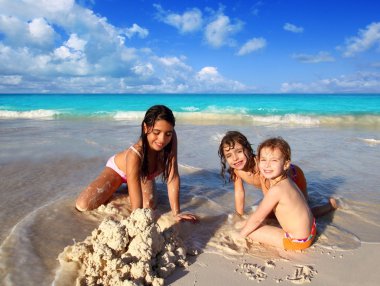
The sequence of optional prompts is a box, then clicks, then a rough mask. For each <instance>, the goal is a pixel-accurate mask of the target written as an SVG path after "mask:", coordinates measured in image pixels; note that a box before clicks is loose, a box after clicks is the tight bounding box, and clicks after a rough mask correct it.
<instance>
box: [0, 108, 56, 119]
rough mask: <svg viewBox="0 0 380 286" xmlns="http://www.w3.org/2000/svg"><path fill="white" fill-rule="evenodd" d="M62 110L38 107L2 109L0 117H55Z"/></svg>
mask: <svg viewBox="0 0 380 286" xmlns="http://www.w3.org/2000/svg"><path fill="white" fill-rule="evenodd" d="M59 114H60V112H59V111H56V110H46V109H37V110H30V111H11V110H1V111H0V118H2V119H17V118H21V119H53V118H54V117H55V116H56V115H59Z"/></svg>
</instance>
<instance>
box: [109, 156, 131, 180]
mask: <svg viewBox="0 0 380 286" xmlns="http://www.w3.org/2000/svg"><path fill="white" fill-rule="evenodd" d="M115 156H116V155H113V156H112V157H111V158H109V159H108V161H107V164H106V167H108V168H111V169H112V170H114V171H115V172H116V173H118V174H119V176H120V177H121V178H122V179H123V181H124V183H126V182H127V176H126V175H125V173H124V172H123V171H122V170H120V169H119V167H118V166H116V164H115Z"/></svg>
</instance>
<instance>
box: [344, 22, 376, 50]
mask: <svg viewBox="0 0 380 286" xmlns="http://www.w3.org/2000/svg"><path fill="white" fill-rule="evenodd" d="M374 46H378V47H380V22H377V23H372V24H370V25H368V26H367V27H366V28H365V29H362V30H359V32H358V36H356V37H351V38H349V39H347V40H346V45H345V47H344V52H343V56H345V57H351V56H355V55H356V54H358V53H361V52H365V51H367V50H369V49H370V48H372V47H374Z"/></svg>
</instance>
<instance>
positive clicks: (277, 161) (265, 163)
mask: <svg viewBox="0 0 380 286" xmlns="http://www.w3.org/2000/svg"><path fill="white" fill-rule="evenodd" d="M289 165H290V162H289V161H285V158H284V155H283V154H282V153H281V151H280V150H279V149H278V148H270V147H264V148H262V149H261V150H260V154H259V169H260V173H261V174H262V175H263V176H264V177H265V178H267V179H270V180H271V179H275V178H277V177H279V176H281V175H282V174H283V172H284V171H286V170H287V169H288V168H289Z"/></svg>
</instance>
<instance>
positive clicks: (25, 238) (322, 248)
mask: <svg viewBox="0 0 380 286" xmlns="http://www.w3.org/2000/svg"><path fill="white" fill-rule="evenodd" d="M1 127H2V128H1V129H0V133H1V134H0V135H1V136H0V143H1V144H0V146H1V152H0V164H1V168H0V178H1V192H0V204H1V208H0V214H1V220H2V228H1V230H0V239H1V247H0V278H1V279H0V281H1V283H0V284H2V285H52V284H53V281H54V280H55V278H56V277H57V273H58V272H59V269H60V264H59V260H58V257H59V255H60V253H62V252H63V251H64V249H65V247H67V246H70V245H73V244H74V243H75V242H81V241H84V240H85V239H86V237H88V236H90V235H91V233H92V231H93V230H94V229H96V228H98V227H99V225H100V223H101V222H102V220H103V219H104V218H105V215H104V213H102V212H101V211H98V210H97V211H94V212H88V213H79V212H78V211H76V210H75V208H74V201H75V197H76V196H77V195H78V194H79V192H80V191H81V190H82V189H83V188H84V187H85V186H86V185H87V184H88V183H89V182H90V181H91V180H92V179H93V178H94V177H95V176H96V175H97V174H98V172H99V171H100V170H101V169H102V168H103V166H104V164H105V162H106V160H107V159H108V157H109V156H111V155H112V154H113V153H114V152H116V151H118V150H122V149H123V148H126V147H128V146H129V144H131V143H132V142H134V141H135V140H136V138H137V137H138V132H139V125H138V124H130V125H127V126H125V124H124V123H123V122H111V121H110V122H99V121H96V122H94V121H88V122H86V121H83V122H82V121H80V122H75V124H73V122H66V121H64V120H60V121H38V120H35V121H33V120H14V121H7V122H6V121H2V122H1ZM176 129H177V133H178V138H179V161H180V175H181V186H182V187H181V205H182V209H183V210H184V211H191V212H192V213H195V214H197V215H199V216H200V218H201V221H200V222H199V223H198V224H194V225H193V224H190V223H181V224H179V225H178V229H179V232H180V234H181V238H182V239H183V241H184V243H185V244H186V246H187V248H188V249H190V250H191V252H192V254H194V252H193V250H197V251H198V254H197V255H187V257H186V260H187V263H188V266H185V267H183V266H177V267H176V268H175V271H174V272H173V273H172V274H171V275H170V276H168V277H167V278H165V285H181V286H182V285H218V286H220V285H243V286H244V285H252V284H256V283H260V284H261V285H273V284H277V283H278V284H284V285H291V284H293V283H300V282H302V283H305V284H308V283H311V284H312V285H364V286H367V285H368V286H370V285H378V284H379V279H380V273H379V272H378V271H376V269H377V268H378V267H377V261H378V257H377V254H378V253H379V250H380V249H379V247H380V225H379V223H378V221H377V220H378V213H379V212H380V199H379V190H378V183H379V181H378V176H377V173H378V170H379V169H380V163H379V162H378V160H374V158H377V157H378V154H379V144H372V143H371V144H368V143H367V141H368V140H367V141H366V139H371V138H374V137H376V136H374V134H375V133H376V132H377V131H376V132H374V131H373V130H363V129H354V128H353V129H350V128H345V129H339V128H300V127H292V128H291V127H281V126H276V127H273V126H272V127H253V126H228V125H225V126H200V125H197V126H196V125H190V124H189V125H185V124H183V125H181V124H179V125H178V126H177V127H176ZM232 129H233V130H240V131H241V132H243V133H244V134H247V135H248V137H249V139H250V140H251V141H252V143H254V144H255V145H254V148H255V147H256V146H257V143H258V142H259V141H261V140H263V139H264V138H266V137H268V136H273V135H281V136H283V137H284V138H285V139H288V141H289V143H290V144H291V146H292V150H293V154H294V155H293V160H294V161H295V162H296V163H297V164H298V165H300V166H301V167H302V168H303V169H304V171H305V174H306V176H307V178H308V182H309V193H310V196H311V199H312V204H318V203H319V202H322V201H324V200H326V199H327V197H329V196H334V197H336V198H338V200H339V202H340V204H341V207H340V208H339V209H338V210H337V211H336V212H335V213H334V214H331V215H328V216H326V217H323V218H320V219H318V220H317V226H318V233H319V235H318V238H317V240H316V242H315V243H314V245H313V246H312V247H311V248H310V249H307V250H305V251H303V252H290V251H278V250H275V249H271V248H268V247H265V246H261V245H255V244H252V245H249V247H248V248H247V247H245V246H244V245H243V244H241V241H238V240H236V236H234V232H233V221H234V218H233V216H232V214H233V193H232V185H231V184H227V185H224V184H223V182H222V181H221V179H220V176H219V171H220V163H219V159H218V157H217V147H218V144H219V141H220V138H221V136H222V135H223V134H224V132H225V131H227V130H232ZM126 130H128V132H126ZM200 142H201V143H202V144H200ZM371 142H372V141H371ZM342 146H344V148H342ZM331 150H332V151H331ZM328 151H329V152H328ZM326 152H328V155H326ZM353 154H355V156H353ZM358 161H359V162H360V164H358ZM157 187H158V192H159V205H160V207H159V210H158V211H159V212H160V214H161V219H165V218H167V217H168V216H169V205H168V200H167V195H166V189H165V186H164V185H163V184H162V183H161V182H160V181H159V180H158V185H157ZM126 196H127V193H126V191H125V190H124V189H121V190H120V191H119V192H118V193H117V194H116V195H115V198H114V199H115V200H114V201H113V203H114V204H115V206H116V207H119V208H120V209H124V210H125V208H124V204H125V203H126V201H127V200H126ZM261 197H262V196H261V193H260V192H259V191H257V190H256V189H254V188H250V187H247V204H246V205H247V209H246V210H247V211H248V212H249V211H251V210H252V207H253V206H255V205H257V204H258V202H259V201H260V199H261ZM59 285H65V283H63V284H62V283H61V284H59ZM67 285H72V284H70V283H68V284H67Z"/></svg>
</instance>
